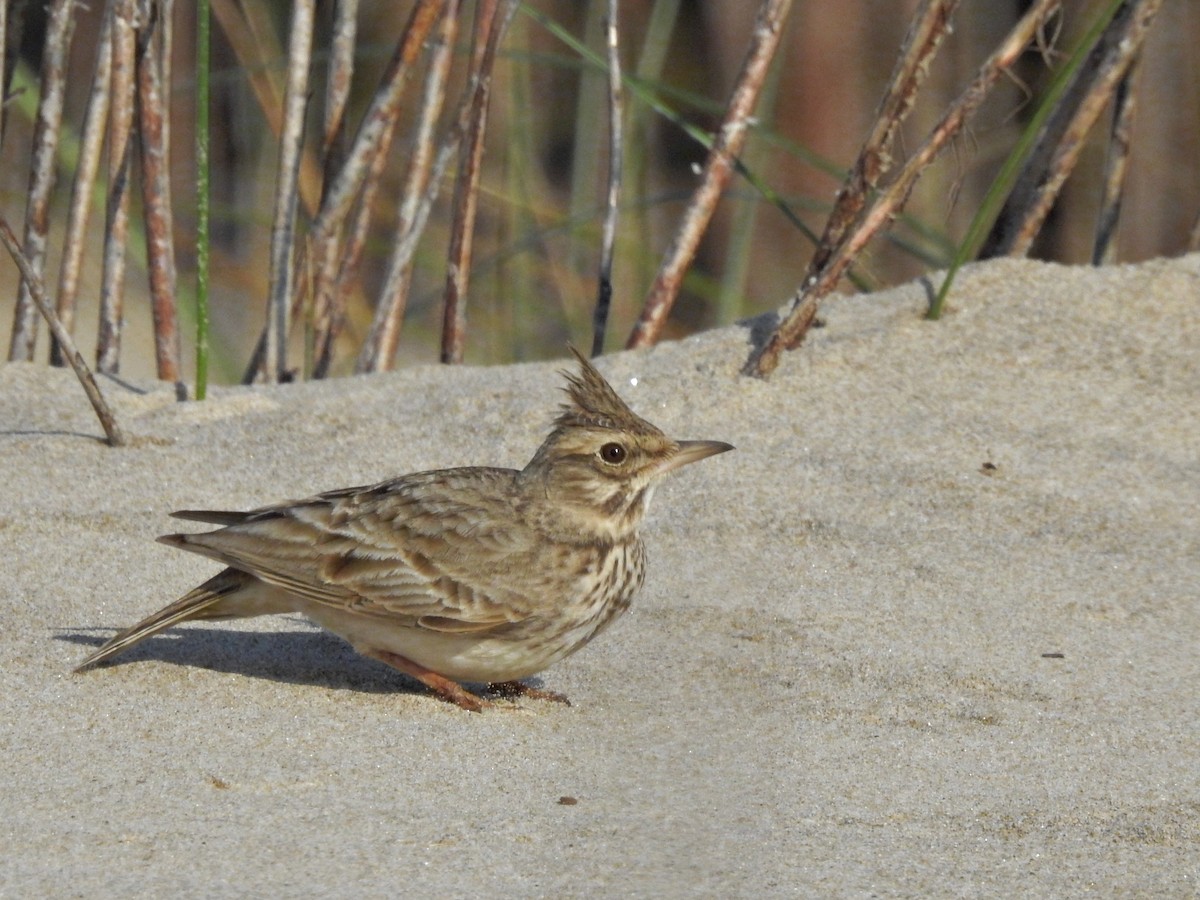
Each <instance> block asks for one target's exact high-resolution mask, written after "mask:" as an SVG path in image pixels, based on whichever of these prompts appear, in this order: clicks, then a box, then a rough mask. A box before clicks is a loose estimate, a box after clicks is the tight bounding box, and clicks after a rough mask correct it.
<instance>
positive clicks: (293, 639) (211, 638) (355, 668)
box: [54, 619, 541, 696]
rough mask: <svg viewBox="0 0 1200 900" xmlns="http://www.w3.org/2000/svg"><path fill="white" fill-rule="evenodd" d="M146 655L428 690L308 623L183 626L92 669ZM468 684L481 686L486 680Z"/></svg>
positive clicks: (75, 633)
mask: <svg viewBox="0 0 1200 900" xmlns="http://www.w3.org/2000/svg"><path fill="white" fill-rule="evenodd" d="M292 621H293V622H295V623H296V624H299V623H301V622H304V620H303V619H299V620H296V619H293V620H292ZM93 631H103V632H105V634H104V636H97V635H94V634H91V633H90V632H93ZM107 632H108V629H98V628H97V629H92V628H76V629H72V630H70V631H66V630H63V632H62V633H60V634H56V635H55V636H54V639H55V640H57V641H64V642H66V643H70V644H76V645H78V646H81V647H86V648H88V649H91V650H94V649H95V648H97V647H99V646H100V645H101V644H103V643H104V642H105V641H106V640H108V638H109V637H110V635H109V634H108V633H107ZM148 660H156V661H158V662H165V663H170V664H171V665H178V666H193V667H195V668H198V669H207V670H209V671H211V672H225V673H228V674H233V675H243V676H246V677H247V678H263V679H266V680H267V681H276V682H284V683H287V684H296V685H308V686H312V687H324V688H329V689H331V690H342V691H354V692H356V693H361V694H397V693H398V694H414V695H417V696H429V693H430V692H429V689H428V688H427V687H425V685H423V684H421V683H420V682H419V681H417V680H416V679H414V678H410V677H409V676H407V675H405V674H403V673H401V672H397V671H396V670H394V669H391V668H389V667H388V666H386V665H384V664H383V663H381V662H376V661H375V660H372V659H368V658H366V657H365V656H362V655H360V654H359V653H356V652H355V651H354V649H353V648H352V647H351V646H350V645H349V644H347V643H346V642H345V641H343V640H341V639H340V638H338V637H336V636H334V635H332V634H329V633H328V632H326V631H320V630H314V629H308V628H303V629H297V630H294V631H269V632H262V631H240V630H235V629H231V628H214V627H212V626H211V625H208V626H203V625H201V626H196V627H189V626H187V625H184V626H182V627H177V628H173V629H171V630H170V631H168V632H166V633H165V634H157V635H154V636H153V637H150V638H147V639H146V640H144V641H142V642H141V643H139V644H136V645H134V646H133V647H130V648H129V649H128V650H126V651H125V652H124V653H122V654H121V655H120V656H118V657H117V658H115V659H112V660H105V661H104V662H102V663H98V664H96V666H94V667H93V668H95V669H109V668H116V667H118V666H124V665H127V664H130V663H137V662H146V661H148ZM88 671H91V670H90V669H89V670H88ZM525 682H526V683H528V684H529V685H530V686H531V687H539V686H540V683H541V679H539V678H530V679H525ZM473 687H475V688H476V689H481V688H486V685H474V686H473Z"/></svg>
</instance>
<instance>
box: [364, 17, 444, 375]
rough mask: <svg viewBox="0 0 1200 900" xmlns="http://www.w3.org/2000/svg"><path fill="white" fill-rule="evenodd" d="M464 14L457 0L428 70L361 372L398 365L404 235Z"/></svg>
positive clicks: (425, 182)
mask: <svg viewBox="0 0 1200 900" xmlns="http://www.w3.org/2000/svg"><path fill="white" fill-rule="evenodd" d="M461 15H462V0H451V2H450V5H449V7H448V8H447V10H446V14H445V16H443V17H442V22H441V25H440V26H439V27H438V31H437V33H436V35H435V36H434V39H433V43H432V46H431V47H430V61H429V70H428V72H427V73H426V75H425V81H424V91H423V92H422V95H421V110H420V112H419V113H418V119H417V127H416V133H415V134H414V136H413V144H412V153H411V156H410V158H409V163H408V174H407V175H406V176H405V181H404V191H403V193H402V195H401V200H400V215H399V217H398V219H397V223H396V235H397V237H398V238H400V240H397V242H396V244H395V246H394V247H393V250H392V255H391V258H390V259H389V260H388V269H387V275H386V276H385V277H384V282H383V288H382V289H381V290H380V292H379V302H378V304H377V305H376V307H375V316H374V318H373V320H372V322H371V328H370V331H368V332H367V337H366V339H365V340H364V341H363V345H362V347H361V348H359V353H358V361H357V363H356V364H355V368H354V371H355V372H359V373H362V372H383V371H387V370H388V369H390V368H391V367H392V360H393V359H394V358H395V356H396V346H397V344H398V343H399V341H400V328H401V325H402V324H403V321H404V311H405V307H406V305H407V301H408V289H409V285H410V284H411V281H412V254H411V253H408V254H403V255H402V254H401V253H400V248H401V246H402V244H403V240H402V239H403V238H405V237H407V236H408V235H409V234H410V233H411V232H412V230H413V227H414V225H415V223H416V221H417V213H418V210H419V209H420V205H421V198H422V195H424V194H425V192H426V190H427V189H428V187H429V178H430V167H431V164H432V162H433V155H434V154H433V134H434V130H435V128H436V127H437V121H438V118H439V116H441V113H442V107H443V105H444V104H445V99H446V77H447V75H448V74H449V72H450V62H451V60H452V59H453V54H454V40H455V37H456V36H457V34H458V22H459V18H460V17H461Z"/></svg>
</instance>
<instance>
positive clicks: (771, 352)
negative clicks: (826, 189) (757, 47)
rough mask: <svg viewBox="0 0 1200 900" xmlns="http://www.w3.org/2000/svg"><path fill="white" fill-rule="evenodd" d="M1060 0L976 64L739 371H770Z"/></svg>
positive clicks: (1041, 6)
mask: <svg viewBox="0 0 1200 900" xmlns="http://www.w3.org/2000/svg"><path fill="white" fill-rule="evenodd" d="M1059 5H1060V3H1059V0H1036V2H1035V3H1034V5H1033V6H1032V7H1030V9H1029V11H1028V12H1027V13H1026V14H1025V15H1024V16H1023V17H1022V18H1021V20H1020V21H1019V22H1018V23H1017V25H1016V26H1015V27H1014V28H1013V30H1012V31H1011V32H1010V33H1009V34H1008V36H1007V37H1006V38H1005V39H1004V42H1003V43H1002V44H1001V45H1000V47H999V48H998V49H997V50H996V51H995V52H994V53H993V54H992V55H991V56H990V57H989V58H988V60H987V61H986V62H985V63H984V64H983V66H982V67H981V68H980V70H979V73H978V74H977V75H976V76H975V79H974V80H973V81H972V82H971V84H970V85H969V86H968V87H967V89H966V90H965V91H964V92H963V93H962V94H961V95H960V96H959V97H958V99H957V100H955V101H954V103H953V104H952V105H951V106H950V108H949V109H948V110H947V111H946V112H945V114H944V115H943V116H942V118H941V120H940V121H939V122H938V123H937V125H936V126H935V127H934V129H933V131H932V132H931V133H930V135H929V137H928V138H926V140H925V142H924V143H923V144H922V145H921V146H920V147H919V148H918V149H917V151H916V153H914V154H913V156H912V158H910V159H909V160H908V162H907V163H905V165H904V167H903V168H902V169H901V170H900V172H899V173H898V174H897V176H896V179H895V180H894V181H893V182H892V184H890V185H889V186H888V187H887V188H886V189H885V190H883V191H881V192H880V193H879V194H878V195H877V196H876V197H875V199H874V202H873V203H872V204H871V206H870V207H869V208H868V209H867V210H866V211H865V213H864V214H863V215H862V217H861V218H860V221H859V222H858V225H857V227H856V228H855V230H854V231H853V232H852V233H851V234H850V236H849V238H847V239H846V240H844V241H843V242H842V243H841V245H840V246H839V248H838V249H837V250H836V251H835V252H834V254H833V256H831V257H830V259H829V262H828V263H827V264H826V266H825V268H824V269H822V270H821V273H820V274H819V275H818V276H817V277H816V278H814V279H809V280H808V281H806V282H805V283H804V284H803V285H801V287H800V289H799V290H798V291H797V293H796V296H795V297H794V298H793V300H792V308H791V310H790V311H789V312H788V314H787V316H785V317H784V319H783V321H782V322H780V323H779V325H778V327H776V329H775V331H774V332H773V333H772V334H771V335H770V337H768V338H767V340H766V342H765V343H764V344H763V346H762V348H761V349H760V350H759V351H758V352H757V353H755V354H753V355H752V356H751V357H750V359H749V360H748V361H747V363H746V366H745V367H744V369H743V372H744V373H745V374H747V375H754V376H757V377H759V378H765V377H766V376H768V375H770V374H771V373H772V372H774V371H775V368H776V367H777V366H778V365H779V358H780V356H781V354H782V353H783V351H784V350H790V349H792V348H793V347H795V346H797V345H798V344H799V343H800V341H802V340H803V339H804V335H805V334H806V333H807V331H808V327H809V326H810V325H811V324H812V322H813V320H814V318H815V316H816V312H817V306H818V304H819V303H820V301H821V300H822V299H823V298H824V297H825V296H826V295H827V294H828V293H829V292H830V291H832V290H833V288H834V287H835V286H836V285H837V282H838V279H839V278H841V276H842V273H843V272H844V271H845V270H846V268H847V266H849V265H850V263H851V262H852V261H853V260H854V259H855V257H857V255H858V254H859V253H860V252H861V251H862V249H863V247H865V246H866V244H867V242H868V241H870V240H871V238H873V237H874V236H875V235H876V234H877V233H878V232H879V231H880V230H881V229H883V228H884V227H885V226H886V225H888V224H889V223H890V222H891V221H892V219H893V218H894V217H895V216H896V214H897V213H898V212H899V211H900V209H902V208H903V206H904V203H905V201H906V200H907V199H908V196H909V194H910V193H911V192H912V189H913V185H914V184H916V181H917V178H918V177H919V176H920V175H921V173H922V172H923V171H924V170H925V169H926V168H927V167H928V166H929V164H930V163H932V162H933V160H934V159H935V158H936V157H937V155H938V154H939V153H940V152H941V150H942V149H943V148H944V147H945V146H946V144H947V143H949V142H950V141H951V140H953V139H954V137H955V136H956V135H958V134H959V133H960V132H961V130H962V128H963V127H964V125H965V124H966V122H967V120H968V119H969V118H970V116H971V115H972V114H973V113H974V112H975V110H976V109H978V107H979V104H980V103H982V102H983V100H984V98H985V97H987V95H988V93H989V92H990V91H991V89H992V87H993V86H994V85H995V84H996V82H997V81H998V80H999V79H1000V78H1001V77H1002V76H1003V75H1004V73H1005V72H1006V71H1007V70H1008V68H1009V66H1011V65H1012V64H1013V62H1014V61H1015V60H1016V58H1017V57H1018V56H1019V55H1020V54H1021V52H1022V51H1023V50H1024V49H1025V47H1026V46H1027V45H1028V44H1029V42H1030V41H1031V40H1032V39H1033V37H1034V35H1035V34H1036V33H1037V32H1038V31H1039V30H1040V29H1041V27H1042V25H1043V24H1044V23H1045V22H1046V20H1047V19H1048V18H1049V17H1050V16H1051V15H1052V14H1053V13H1055V12H1056V11H1057V10H1058V7H1059Z"/></svg>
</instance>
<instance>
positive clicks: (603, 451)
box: [600, 443, 627, 466]
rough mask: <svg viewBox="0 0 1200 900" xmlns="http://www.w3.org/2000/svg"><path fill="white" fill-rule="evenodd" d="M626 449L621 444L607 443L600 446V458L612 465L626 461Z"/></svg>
mask: <svg viewBox="0 0 1200 900" xmlns="http://www.w3.org/2000/svg"><path fill="white" fill-rule="evenodd" d="M626 455H627V454H626V450H625V448H624V447H623V446H621V445H620V444H616V443H613V444H605V445H604V446H603V447H601V448H600V458H601V459H602V460H604V461H605V462H606V463H609V464H610V465H614V466H615V465H617V464H618V463H623V462H625V457H626Z"/></svg>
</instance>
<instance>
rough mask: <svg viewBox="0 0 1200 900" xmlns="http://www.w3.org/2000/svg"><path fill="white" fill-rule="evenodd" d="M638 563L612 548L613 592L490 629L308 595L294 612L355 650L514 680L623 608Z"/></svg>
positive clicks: (477, 677)
mask: <svg viewBox="0 0 1200 900" xmlns="http://www.w3.org/2000/svg"><path fill="white" fill-rule="evenodd" d="M643 562H644V558H643V552H642V548H641V546H640V545H638V546H634V547H632V548H631V552H630V553H622V554H612V555H611V556H610V559H609V560H606V563H605V567H606V571H605V572H603V573H602V574H604V575H611V577H612V579H613V583H615V585H616V589H615V590H608V591H600V590H596V589H592V590H581V591H580V592H579V595H578V597H577V598H571V599H570V600H568V601H565V602H563V603H561V604H560V605H559V606H558V607H557V608H556V609H555V610H552V611H550V612H549V613H548V614H546V615H543V616H539V617H538V619H537V620H536V621H535V620H530V622H529V623H527V625H526V626H517V627H509V628H507V629H501V630H499V631H498V632H496V633H493V632H492V631H490V630H489V631H483V632H474V633H466V634H461V633H451V632H445V631H437V630H434V629H430V628H424V627H421V626H419V625H415V624H410V623H409V621H408V620H400V619H396V620H387V619H384V618H380V617H374V616H366V615H363V614H361V613H352V612H349V611H347V610H344V609H339V608H336V607H333V606H326V605H324V604H317V603H313V602H311V601H309V602H305V603H303V606H302V607H301V608H300V609H299V611H300V612H303V613H304V614H305V615H307V616H308V617H309V618H310V619H312V620H313V621H314V622H316V623H317V624H318V625H321V626H322V627H323V628H326V629H328V630H329V631H332V632H333V633H334V634H337V635H339V636H341V637H343V638H345V639H346V640H347V641H349V642H350V643H351V644H352V645H353V646H354V647H355V648H356V649H357V650H359V652H365V651H369V650H371V649H375V650H386V651H388V652H390V653H395V654H398V655H400V656H403V657H405V658H406V659H409V660H411V661H412V662H415V663H417V664H418V665H421V666H423V667H425V668H426V669H430V670H432V671H434V672H437V673H438V674H439V675H444V676H445V677H446V678H450V679H452V680H454V681H470V682H489V683H495V682H502V681H516V680H519V679H521V678H527V677H529V676H530V675H534V674H536V673H538V672H541V671H543V670H545V669H546V668H548V667H550V666H551V665H553V664H554V663H556V662H558V661H559V660H560V659H563V658H564V657H566V656H568V655H570V654H571V653H573V652H575V651H576V650H578V649H580V648H581V647H583V646H584V645H585V644H587V643H588V642H589V641H590V640H591V639H592V638H593V637H595V636H596V635H597V634H599V633H600V632H601V631H603V630H604V629H605V628H606V627H607V626H608V625H609V624H610V623H611V622H612V621H613V620H615V619H616V618H617V617H618V616H619V615H620V614H621V613H623V612H624V611H625V610H626V609H627V608H628V607H629V603H630V601H631V600H632V599H633V596H634V595H635V594H636V593H637V590H638V589H639V588H640V587H641V584H642V579H643V575H644V566H643ZM609 569H611V571H608V570H609Z"/></svg>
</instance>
